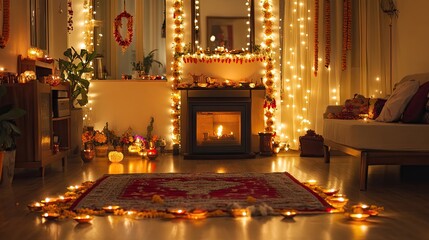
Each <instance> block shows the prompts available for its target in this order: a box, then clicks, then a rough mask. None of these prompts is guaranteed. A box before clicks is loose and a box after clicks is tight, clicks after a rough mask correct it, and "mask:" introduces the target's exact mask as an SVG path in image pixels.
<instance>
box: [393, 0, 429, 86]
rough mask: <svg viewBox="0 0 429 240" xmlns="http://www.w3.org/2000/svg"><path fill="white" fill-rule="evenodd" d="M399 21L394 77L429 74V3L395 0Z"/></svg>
mask: <svg viewBox="0 0 429 240" xmlns="http://www.w3.org/2000/svg"><path fill="white" fill-rule="evenodd" d="M398 9H399V18H398V19H397V20H396V22H395V24H396V28H395V29H394V30H396V31H395V32H394V39H395V43H394V50H393V55H394V66H393V68H394V78H393V82H397V81H399V80H400V79H401V78H402V77H403V76H405V75H408V74H413V73H421V72H429V27H428V24H429V14H428V12H427V10H428V9H429V1H427V0H413V1H409V0H398Z"/></svg>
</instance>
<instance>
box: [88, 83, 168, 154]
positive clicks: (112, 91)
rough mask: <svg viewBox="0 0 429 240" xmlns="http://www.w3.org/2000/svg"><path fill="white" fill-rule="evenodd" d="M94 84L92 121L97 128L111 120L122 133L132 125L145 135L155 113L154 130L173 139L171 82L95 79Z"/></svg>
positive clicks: (164, 136)
mask: <svg viewBox="0 0 429 240" xmlns="http://www.w3.org/2000/svg"><path fill="white" fill-rule="evenodd" d="M90 88H91V90H90V100H91V102H92V103H91V104H90V106H91V107H92V109H93V110H92V114H91V116H90V117H91V118H92V122H90V123H89V124H90V125H93V126H94V128H95V129H96V130H102V129H103V127H104V125H105V124H106V122H108V123H109V129H111V130H114V131H115V132H116V133H118V134H122V133H123V132H124V131H125V130H127V129H128V127H131V128H132V129H133V130H134V131H135V133H136V134H139V135H143V136H145V135H146V133H147V131H146V127H147V126H148V124H149V122H150V118H151V117H154V119H155V121H154V129H153V134H154V135H158V136H160V137H163V138H165V140H167V141H169V140H170V135H169V134H170V129H169V128H170V126H171V122H170V111H169V109H170V108H169V107H170V94H171V90H170V85H169V84H168V83H167V82H165V81H149V80H148V81H142V80H93V81H91V87H90ZM85 123H86V122H85ZM168 147H169V148H171V147H170V146H168Z"/></svg>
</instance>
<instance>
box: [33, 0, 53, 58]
mask: <svg viewBox="0 0 429 240" xmlns="http://www.w3.org/2000/svg"><path fill="white" fill-rule="evenodd" d="M48 39H49V38H48V1H47V0H30V44H31V46H32V47H37V48H40V49H42V50H45V51H47V50H48Z"/></svg>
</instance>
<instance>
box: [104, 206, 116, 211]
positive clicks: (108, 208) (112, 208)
mask: <svg viewBox="0 0 429 240" xmlns="http://www.w3.org/2000/svg"><path fill="white" fill-rule="evenodd" d="M119 208H120V207H119V206H106V207H103V210H104V211H105V212H106V213H113V212H114V211H115V210H117V209H119Z"/></svg>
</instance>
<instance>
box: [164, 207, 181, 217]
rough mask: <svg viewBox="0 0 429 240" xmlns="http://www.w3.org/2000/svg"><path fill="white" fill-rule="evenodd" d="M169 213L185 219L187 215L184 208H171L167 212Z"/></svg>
mask: <svg viewBox="0 0 429 240" xmlns="http://www.w3.org/2000/svg"><path fill="white" fill-rule="evenodd" d="M167 212H168V213H171V214H173V215H174V216H176V217H183V216H185V215H186V210H185V209H183V208H170V209H168V210H167Z"/></svg>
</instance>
